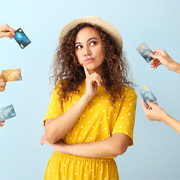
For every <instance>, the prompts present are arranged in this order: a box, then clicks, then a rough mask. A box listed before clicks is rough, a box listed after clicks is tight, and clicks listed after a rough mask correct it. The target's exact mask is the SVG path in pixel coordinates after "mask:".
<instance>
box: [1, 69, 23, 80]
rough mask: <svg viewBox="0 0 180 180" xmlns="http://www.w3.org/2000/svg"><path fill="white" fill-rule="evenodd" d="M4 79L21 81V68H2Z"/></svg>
mask: <svg viewBox="0 0 180 180" xmlns="http://www.w3.org/2000/svg"><path fill="white" fill-rule="evenodd" d="M2 75H3V77H4V79H5V80H6V81H7V82H8V81H21V80H22V77H21V69H9V70H2Z"/></svg>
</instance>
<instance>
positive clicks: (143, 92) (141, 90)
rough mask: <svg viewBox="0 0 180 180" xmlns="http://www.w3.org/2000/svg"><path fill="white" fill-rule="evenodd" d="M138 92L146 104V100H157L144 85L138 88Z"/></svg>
mask: <svg viewBox="0 0 180 180" xmlns="http://www.w3.org/2000/svg"><path fill="white" fill-rule="evenodd" d="M139 93H140V94H141V97H142V98H143V99H144V102H145V104H146V105H148V104H147V100H149V101H151V102H155V101H157V98H156V97H155V95H154V93H153V92H152V90H151V89H150V88H149V87H147V86H146V85H144V86H143V87H141V88H139Z"/></svg>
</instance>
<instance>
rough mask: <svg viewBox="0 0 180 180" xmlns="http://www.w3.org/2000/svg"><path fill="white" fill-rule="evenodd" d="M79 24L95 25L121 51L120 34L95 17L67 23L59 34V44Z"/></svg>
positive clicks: (111, 26)
mask: <svg viewBox="0 0 180 180" xmlns="http://www.w3.org/2000/svg"><path fill="white" fill-rule="evenodd" d="M80 23H88V24H91V25H97V26H99V27H101V28H102V30H103V31H105V32H106V33H108V34H109V35H110V36H111V37H112V38H113V39H114V41H115V42H116V44H117V46H118V49H119V50H120V51H121V50H122V47H123V41H122V37H121V34H120V32H119V31H118V29H117V28H116V27H115V26H114V25H112V24H111V23H109V22H107V21H105V20H103V19H101V18H99V17H96V16H87V17H81V18H77V19H74V20H72V21H70V22H68V23H67V24H66V25H65V26H64V27H63V28H62V29H61V31H60V32H59V37H58V39H59V42H61V40H62V39H63V37H64V36H65V35H66V34H67V33H68V32H69V31H70V30H72V29H74V28H75V27H76V26H77V25H78V24H80Z"/></svg>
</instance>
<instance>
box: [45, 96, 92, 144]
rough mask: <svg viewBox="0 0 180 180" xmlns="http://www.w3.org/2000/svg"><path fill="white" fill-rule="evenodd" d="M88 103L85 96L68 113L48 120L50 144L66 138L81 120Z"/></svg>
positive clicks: (46, 127) (46, 129) (47, 134)
mask: <svg viewBox="0 0 180 180" xmlns="http://www.w3.org/2000/svg"><path fill="white" fill-rule="evenodd" d="M88 102H89V98H88V97H87V96H85V95H83V96H82V97H81V98H80V100H79V101H78V102H77V103H76V104H74V105H73V106H72V107H71V108H70V109H69V110H68V111H67V112H66V113H64V114H63V115H61V116H59V117H57V118H55V119H47V120H46V122H45V133H46V136H47V140H48V142H50V143H55V142H57V141H58V140H60V139H61V138H62V137H64V136H65V135H66V134H67V133H68V132H69V130H70V129H71V128H72V127H73V126H74V124H75V123H76V121H77V120H78V119H79V117H80V116H81V114H82V112H83V111H84V109H85V108H86V106H87V104H88Z"/></svg>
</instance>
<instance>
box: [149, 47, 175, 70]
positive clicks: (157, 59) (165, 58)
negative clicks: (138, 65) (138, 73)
mask: <svg viewBox="0 0 180 180" xmlns="http://www.w3.org/2000/svg"><path fill="white" fill-rule="evenodd" d="M153 53H156V54H153ZM153 53H151V57H152V58H153V60H152V61H151V63H150V64H151V67H152V68H154V69H156V68H157V67H158V66H159V65H161V64H163V65H164V66H165V67H166V68H168V69H171V66H173V65H174V64H175V63H176V62H175V61H174V60H173V59H172V58H171V57H170V56H169V54H168V53H167V52H166V51H165V50H162V49H154V50H153Z"/></svg>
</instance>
